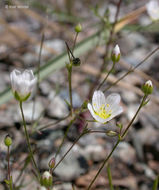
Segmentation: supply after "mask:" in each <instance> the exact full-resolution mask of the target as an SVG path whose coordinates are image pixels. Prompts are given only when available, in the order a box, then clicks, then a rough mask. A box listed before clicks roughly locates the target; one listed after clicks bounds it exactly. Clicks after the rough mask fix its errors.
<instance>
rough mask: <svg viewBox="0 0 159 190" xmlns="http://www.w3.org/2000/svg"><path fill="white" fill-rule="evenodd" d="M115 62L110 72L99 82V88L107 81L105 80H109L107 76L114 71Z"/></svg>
mask: <svg viewBox="0 0 159 190" xmlns="http://www.w3.org/2000/svg"><path fill="white" fill-rule="evenodd" d="M115 63H116V62H113V65H112V68H111V69H110V70H109V72H108V73H107V75H106V76H105V78H104V80H103V81H102V82H101V83H100V84H99V86H98V88H97V90H99V89H100V88H101V87H102V85H103V84H104V83H105V81H106V80H107V78H108V77H109V75H110V74H111V73H112V71H113V69H114V66H115Z"/></svg>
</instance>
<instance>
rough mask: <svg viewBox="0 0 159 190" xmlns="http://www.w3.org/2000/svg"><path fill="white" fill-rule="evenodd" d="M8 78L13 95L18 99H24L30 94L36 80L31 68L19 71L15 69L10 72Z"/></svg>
mask: <svg viewBox="0 0 159 190" xmlns="http://www.w3.org/2000/svg"><path fill="white" fill-rule="evenodd" d="M10 80H11V87H12V91H13V93H14V96H15V98H16V99H18V100H20V101H25V100H26V99H27V98H28V97H29V96H30V94H31V92H32V91H33V88H34V87H35V84H36V81H37V79H36V78H35V77H34V74H33V71H32V70H25V71H24V72H23V73H21V72H20V71H19V70H16V69H14V70H13V71H12V72H11V73H10Z"/></svg>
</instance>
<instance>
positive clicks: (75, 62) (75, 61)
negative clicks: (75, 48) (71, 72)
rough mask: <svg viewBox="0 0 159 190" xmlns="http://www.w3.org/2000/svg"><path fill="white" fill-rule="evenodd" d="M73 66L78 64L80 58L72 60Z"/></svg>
mask: <svg viewBox="0 0 159 190" xmlns="http://www.w3.org/2000/svg"><path fill="white" fill-rule="evenodd" d="M72 64H73V66H80V64H81V60H80V59H79V58H78V57H77V58H74V59H73V60H72Z"/></svg>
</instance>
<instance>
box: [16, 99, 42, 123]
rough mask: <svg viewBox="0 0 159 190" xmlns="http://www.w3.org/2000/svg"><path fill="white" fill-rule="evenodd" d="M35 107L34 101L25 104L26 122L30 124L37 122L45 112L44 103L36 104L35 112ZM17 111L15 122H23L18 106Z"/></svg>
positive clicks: (38, 102) (37, 102)
mask: <svg viewBox="0 0 159 190" xmlns="http://www.w3.org/2000/svg"><path fill="white" fill-rule="evenodd" d="M33 105H34V102H33V101H30V102H24V103H23V112H24V116H25V120H26V122H28V123H30V122H32V121H35V120H37V119H38V118H39V117H40V116H41V114H42V113H43V111H44V106H43V104H42V102H40V101H36V102H35V111H33ZM17 110H18V115H17V114H16V115H15V120H16V121H22V116H21V112H20V108H19V106H18V105H17Z"/></svg>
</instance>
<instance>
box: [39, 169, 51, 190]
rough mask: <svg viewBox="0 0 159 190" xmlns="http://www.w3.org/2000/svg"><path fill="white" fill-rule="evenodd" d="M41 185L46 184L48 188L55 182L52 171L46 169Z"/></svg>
mask: <svg viewBox="0 0 159 190" xmlns="http://www.w3.org/2000/svg"><path fill="white" fill-rule="evenodd" d="M40 182H41V185H42V186H45V187H46V188H48V187H51V186H52V183H53V178H52V175H51V174H50V172H48V171H45V172H44V173H43V175H42V177H41V180H40Z"/></svg>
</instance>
